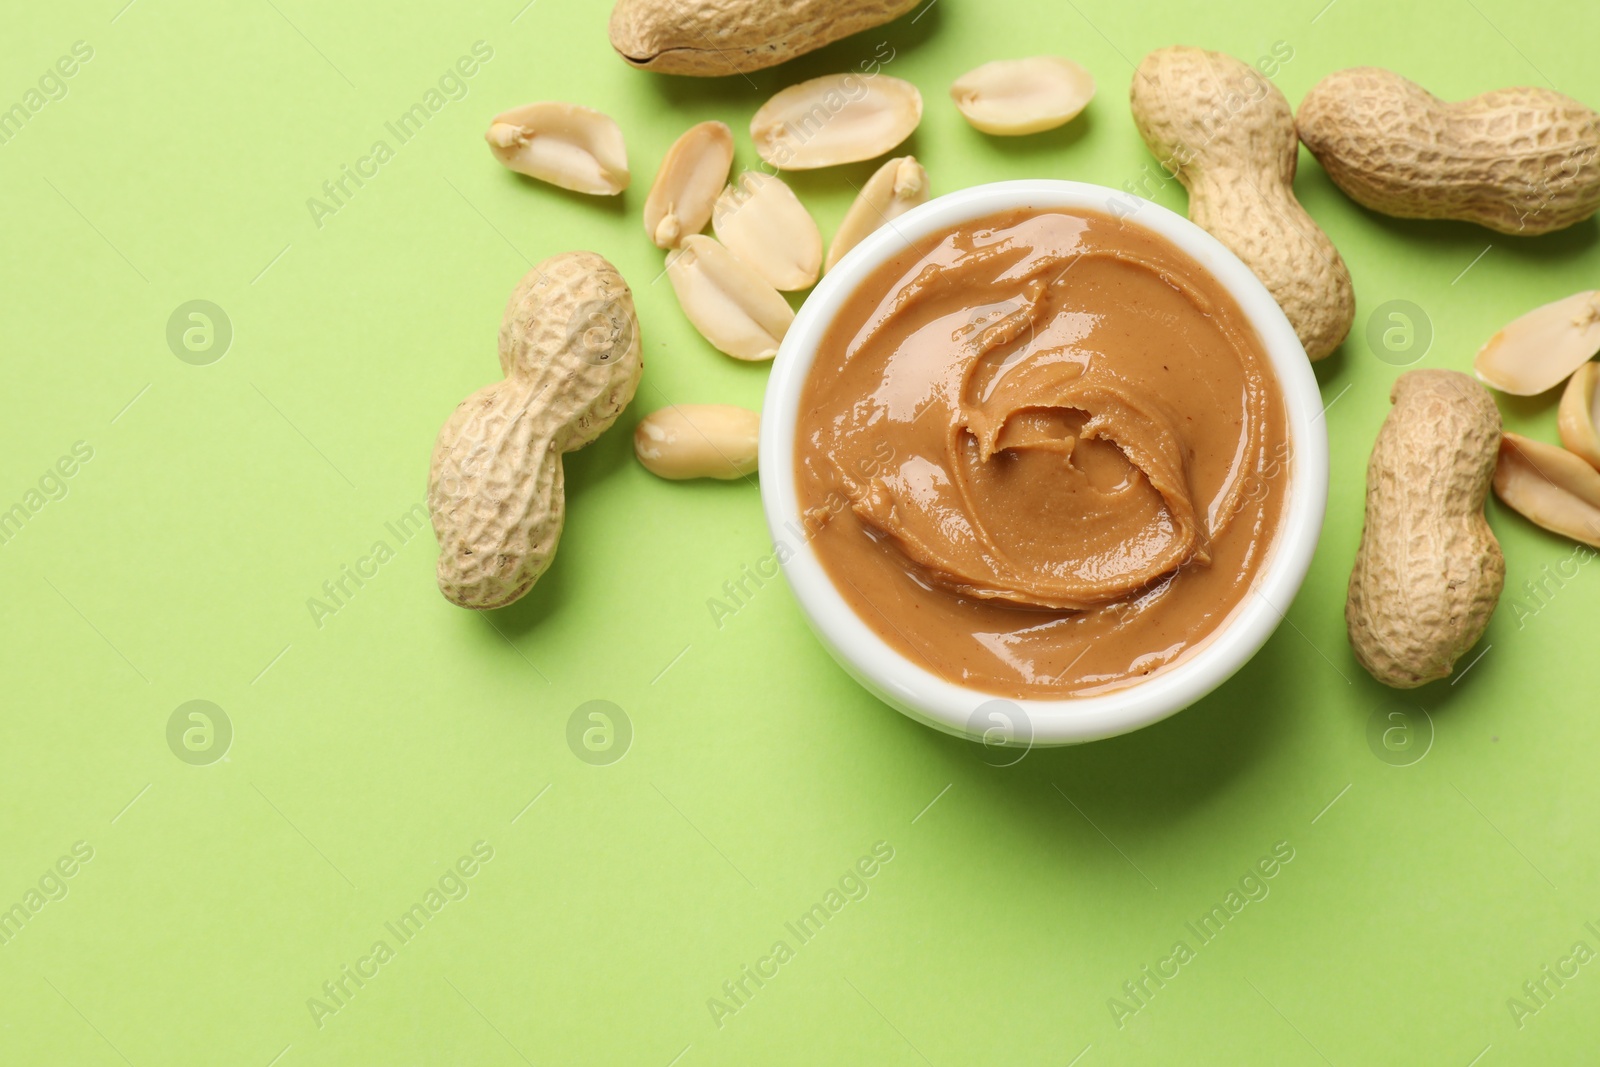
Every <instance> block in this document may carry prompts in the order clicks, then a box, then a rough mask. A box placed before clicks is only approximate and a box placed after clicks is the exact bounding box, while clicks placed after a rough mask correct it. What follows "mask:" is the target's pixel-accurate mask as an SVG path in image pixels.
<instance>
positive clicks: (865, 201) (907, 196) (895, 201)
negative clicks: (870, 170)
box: [823, 156, 928, 270]
mask: <svg viewBox="0 0 1600 1067" xmlns="http://www.w3.org/2000/svg"><path fill="white" fill-rule="evenodd" d="M927 202H928V172H927V171H925V170H923V169H922V164H921V163H918V162H917V160H916V157H914V156H901V157H900V158H898V159H891V160H889V162H887V163H885V164H884V165H883V166H881V167H879V168H878V170H877V172H876V173H875V174H873V175H872V177H870V178H868V179H867V184H865V185H863V186H862V187H861V192H860V193H859V194H857V196H856V199H855V203H853V204H851V205H850V210H849V211H847V212H846V213H845V216H844V221H843V222H841V223H840V224H839V232H838V233H836V234H834V237H833V244H832V245H831V246H830V247H829V248H828V263H827V266H826V267H824V268H823V269H824V270H832V269H833V268H834V265H835V264H836V263H838V262H839V260H841V259H843V258H844V254H845V253H846V252H848V251H850V250H851V249H852V248H854V247H855V246H856V245H858V244H860V243H861V241H862V239H864V238H865V237H866V236H867V234H869V233H871V232H872V231H873V230H876V229H877V228H878V227H879V226H882V225H884V224H885V223H889V222H893V221H894V220H895V219H896V218H898V217H900V216H901V215H904V214H905V213H906V212H907V211H910V210H911V209H912V208H914V207H916V206H917V205H918V204H926V203H927Z"/></svg>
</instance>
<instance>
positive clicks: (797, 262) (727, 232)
mask: <svg viewBox="0 0 1600 1067" xmlns="http://www.w3.org/2000/svg"><path fill="white" fill-rule="evenodd" d="M711 225H712V230H713V231H714V232H715V233H716V235H717V240H719V241H721V242H722V244H723V246H724V247H725V248H727V250H728V251H730V252H732V253H733V254H734V255H736V256H738V257H739V258H740V259H742V260H744V262H746V263H748V264H749V265H750V266H751V267H752V268H753V269H754V270H755V272H756V273H757V274H759V275H761V277H763V278H765V279H766V281H767V283H768V284H769V285H771V286H772V287H773V288H774V289H782V290H785V291H790V290H794V289H805V288H807V287H809V286H811V285H812V284H814V283H815V282H816V280H817V273H818V272H819V271H820V270H821V269H822V232H821V231H820V230H818V229H817V223H816V220H815V219H813V218H812V217H811V212H809V211H807V210H806V209H805V205H804V204H802V203H800V199H799V197H797V196H795V195H794V190H793V189H790V188H789V187H788V186H787V185H785V184H784V182H783V179H781V178H774V177H773V176H772V175H770V174H762V173H761V172H760V171H746V172H745V173H744V174H742V175H740V177H739V180H738V181H737V182H735V183H733V184H732V185H730V186H728V187H727V188H726V189H724V190H723V191H722V195H721V196H720V197H718V198H717V207H716V212H715V214H714V215H713V216H712V222H711Z"/></svg>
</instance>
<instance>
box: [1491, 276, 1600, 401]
mask: <svg viewBox="0 0 1600 1067" xmlns="http://www.w3.org/2000/svg"><path fill="white" fill-rule="evenodd" d="M1597 352H1600V289H1595V290H1591V291H1589V292H1584V293H1574V294H1573V295H1572V296H1569V297H1567V298H1566V299H1565V300H1557V301H1556V302H1555V303H1553V304H1546V305H1544V307H1540V308H1534V309H1533V310H1532V311H1530V312H1528V313H1527V314H1526V315H1524V316H1522V317H1521V318H1519V319H1517V320H1516V321H1515V322H1512V323H1511V324H1510V325H1508V326H1506V327H1505V328H1504V329H1502V330H1501V331H1500V332H1499V333H1497V334H1495V335H1494V336H1493V337H1491V338H1489V341H1488V343H1487V344H1485V345H1484V346H1483V347H1482V348H1481V349H1479V350H1478V358H1477V360H1476V361H1474V363H1473V367H1474V368H1475V369H1476V370H1477V372H1478V377H1479V378H1481V379H1482V380H1483V381H1485V382H1487V383H1489V384H1490V385H1492V386H1494V387H1495V388H1496V389H1498V390H1500V391H1501V392H1502V393H1511V394H1513V395H1516V396H1535V395H1537V394H1539V393H1542V392H1544V391H1545V390H1546V389H1554V388H1555V387H1556V386H1558V385H1560V384H1561V383H1562V382H1563V381H1565V380H1566V378H1567V375H1569V374H1571V373H1572V372H1573V371H1575V370H1577V369H1578V368H1579V367H1581V366H1583V365H1584V363H1586V362H1588V360H1589V359H1590V358H1591V357H1593V356H1594V355H1595V353H1597Z"/></svg>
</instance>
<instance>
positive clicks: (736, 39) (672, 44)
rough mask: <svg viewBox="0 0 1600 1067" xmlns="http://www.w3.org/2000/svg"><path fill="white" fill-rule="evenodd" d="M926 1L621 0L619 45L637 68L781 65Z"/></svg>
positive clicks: (616, 18)
mask: <svg viewBox="0 0 1600 1067" xmlns="http://www.w3.org/2000/svg"><path fill="white" fill-rule="evenodd" d="M919 3H921V0H714V2H709V3H708V2H705V0H617V6H616V7H614V8H612V10H611V47H613V48H615V49H616V50H617V54H618V55H620V56H622V58H623V59H625V60H627V61H628V62H629V63H631V64H633V65H634V66H636V67H642V68H643V69H645V70H654V71H659V72H660V73H662V74H694V75H699V76H702V77H713V76H717V75H723V74H743V73H746V72H748V71H752V70H761V69H763V68H765V67H771V66H775V65H777V64H779V63H782V62H784V61H786V60H790V59H793V58H794V57H795V56H798V55H804V54H805V53H807V52H810V51H813V50H814V49H817V48H821V47H822V46H823V45H825V44H830V43H832V42H834V41H837V40H839V39H840V38H841V37H848V36H850V35H851V34H852V33H860V32H861V31H862V30H866V29H871V28H872V27H873V26H879V25H882V24H883V23H885V22H888V21H889V20H890V19H893V18H898V17H899V16H901V15H903V14H905V13H906V12H907V11H910V10H911V9H912V8H914V7H916V6H917V4H919Z"/></svg>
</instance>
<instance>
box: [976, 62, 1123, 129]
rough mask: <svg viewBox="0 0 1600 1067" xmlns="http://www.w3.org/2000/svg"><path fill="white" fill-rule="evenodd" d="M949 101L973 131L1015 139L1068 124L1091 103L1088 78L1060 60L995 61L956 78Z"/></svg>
mask: <svg viewBox="0 0 1600 1067" xmlns="http://www.w3.org/2000/svg"><path fill="white" fill-rule="evenodd" d="M950 99H952V100H954V101H955V102H956V108H957V110H959V111H960V112H961V114H962V115H963V116H964V117H965V118H966V120H967V121H968V122H970V123H972V125H973V126H974V127H975V128H977V129H978V130H981V131H982V132H984V133H992V134H998V135H1000V136H1003V137H1015V136H1019V135H1021V134H1028V133H1039V132H1041V131H1043V130H1053V129H1055V128H1056V127H1057V126H1063V125H1065V124H1067V123H1068V122H1071V121H1072V120H1073V119H1074V118H1076V117H1077V116H1078V114H1079V112H1081V111H1082V110H1083V109H1084V108H1086V107H1088V106H1089V101H1091V100H1093V99H1094V75H1093V74H1090V73H1089V72H1088V71H1087V70H1084V69H1083V68H1082V67H1080V66H1079V65H1078V64H1076V63H1074V62H1073V61H1072V60H1070V59H1065V58H1063V57H1061V56H1033V57H1031V58H1028V59H1000V60H996V61H995V62H993V63H985V64H984V65H983V66H981V67H978V68H976V69H974V70H969V71H967V73H965V74H963V75H962V76H961V77H959V78H957V79H956V80H955V84H954V85H952V86H950Z"/></svg>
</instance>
